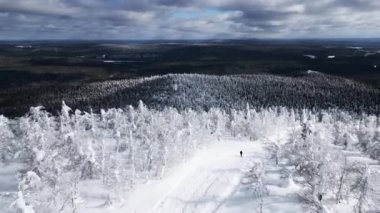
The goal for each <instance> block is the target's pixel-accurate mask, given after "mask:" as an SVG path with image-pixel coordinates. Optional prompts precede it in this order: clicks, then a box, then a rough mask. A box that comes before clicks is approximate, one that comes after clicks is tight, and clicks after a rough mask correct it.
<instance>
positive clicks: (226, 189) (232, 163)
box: [80, 139, 303, 213]
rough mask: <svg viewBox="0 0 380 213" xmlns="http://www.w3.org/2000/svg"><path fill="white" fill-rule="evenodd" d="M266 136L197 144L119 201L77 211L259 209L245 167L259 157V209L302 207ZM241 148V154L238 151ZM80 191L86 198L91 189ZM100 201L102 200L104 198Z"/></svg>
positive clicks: (87, 205) (91, 204) (90, 204)
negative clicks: (185, 156) (261, 173)
mask: <svg viewBox="0 0 380 213" xmlns="http://www.w3.org/2000/svg"><path fill="white" fill-rule="evenodd" d="M266 145H267V144H266V142H265V141H263V140H260V141H248V140H236V139H234V140H232V139H226V140H222V141H215V142H212V143H209V144H208V145H206V146H204V147H202V148H201V149H200V150H199V151H197V152H196V153H195V155H194V156H193V157H192V158H191V159H189V160H188V161H186V162H185V163H183V164H181V165H178V166H176V167H174V168H171V169H170V170H168V171H167V173H166V174H165V176H164V177H163V178H162V179H161V180H154V181H150V182H148V183H146V184H140V185H137V186H136V187H135V189H134V190H133V191H131V192H129V193H128V194H126V200H125V202H124V204H123V205H122V206H112V207H107V208H106V209H104V208H101V207H100V206H102V205H101V202H102V201H99V203H96V200H93V202H87V203H84V204H83V205H82V206H81V209H80V212H112V213H118V212H120V213H121V212H123V213H126V212H134V213H140V212H142V213H145V212H155V213H159V212H197V213H198V212H224V213H227V212H259V205H260V202H259V199H258V197H257V196H255V190H254V188H255V187H254V184H255V181H254V179H253V178H252V177H251V176H250V172H251V170H252V167H253V166H254V165H255V163H257V162H259V161H262V163H263V165H264V168H265V175H264V177H263V179H264V184H265V188H267V190H268V194H267V195H266V196H264V203H263V209H264V212H294V213H295V212H303V209H302V203H301V201H300V199H299V196H298V193H297V192H298V190H299V187H298V186H296V185H295V184H294V183H293V182H292V181H288V179H287V178H282V177H281V176H282V175H281V171H282V166H281V164H280V165H279V166H276V165H275V163H274V162H272V161H273V160H269V159H268V156H267V150H266V149H265V147H266ZM240 150H242V151H243V157H240V154H239V151H240ZM87 196H88V197H85V196H83V199H84V200H91V197H90V196H91V195H87ZM103 202H104V201H103Z"/></svg>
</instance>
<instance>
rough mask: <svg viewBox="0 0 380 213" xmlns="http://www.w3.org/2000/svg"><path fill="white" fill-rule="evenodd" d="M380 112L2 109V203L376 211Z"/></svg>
mask: <svg viewBox="0 0 380 213" xmlns="http://www.w3.org/2000/svg"><path fill="white" fill-rule="evenodd" d="M379 121H380V119H379V117H377V116H375V115H368V114H365V113H362V114H360V115H358V114H356V113H352V112H347V111H342V110H336V109H334V110H321V111H315V110H307V109H299V110H298V109H292V108H286V107H274V108H264V107H262V108H258V109H254V108H251V107H250V105H249V104H246V105H245V107H244V109H242V110H230V111H225V110H222V109H220V108H212V109H210V110H208V111H203V110H196V111H195V110H191V109H187V110H182V111H178V110H177V109H175V108H171V107H167V108H164V109H163V110H154V109H149V108H148V107H146V106H145V105H144V104H143V103H142V102H141V101H140V102H139V104H138V106H137V107H136V108H134V107H132V106H129V107H126V108H125V109H116V108H110V109H107V110H101V111H100V113H94V112H84V111H79V110H72V109H71V108H69V107H68V106H67V105H66V104H65V103H63V105H62V108H61V111H60V112H59V113H58V114H57V115H52V114H50V113H48V112H46V111H45V110H44V109H43V108H42V107H35V108H31V109H30V111H29V113H27V114H26V115H25V116H22V117H19V118H15V119H9V118H6V117H4V116H0V127H1V128H0V140H1V147H0V157H1V158H0V159H1V167H0V181H1V184H0V212H10V213H12V212H22V213H31V212H36V213H37V212H38V213H40V212H41V213H54V212H57V213H58V212H70V213H72V212H110V213H114V212H364V211H367V210H368V211H370V210H371V211H375V212H376V211H379V210H380V203H379V201H380V197H379V196H378V194H379V193H380V182H379V178H378V177H379V174H380V167H379V166H378V164H379V162H378V160H379V159H380V154H379V153H380V127H379V123H380V122H379ZM240 151H241V153H240ZM16 175H17V178H16Z"/></svg>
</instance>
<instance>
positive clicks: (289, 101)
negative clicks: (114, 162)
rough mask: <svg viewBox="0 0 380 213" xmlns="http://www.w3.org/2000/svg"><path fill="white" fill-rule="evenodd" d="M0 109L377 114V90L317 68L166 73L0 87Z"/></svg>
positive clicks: (20, 112) (379, 99)
mask: <svg viewBox="0 0 380 213" xmlns="http://www.w3.org/2000/svg"><path fill="white" fill-rule="evenodd" d="M0 96H1V97H2V98H1V99H0V106H1V107H0V114H5V115H8V116H21V115H23V114H25V113H26V112H27V111H28V110H29V107H30V106H37V105H43V106H44V107H45V109H46V110H48V111H49V112H52V113H56V112H57V111H59V109H60V107H61V102H62V100H64V101H65V102H66V103H67V104H68V105H70V106H71V107H73V108H75V109H80V110H86V111H90V110H93V111H94V112H97V113H99V112H100V109H107V108H124V107H125V106H128V105H134V106H136V104H137V103H138V101H139V100H143V101H144V103H145V104H146V105H147V106H149V107H150V108H152V109H159V110H162V109H164V108H165V107H168V106H170V107H174V108H176V109H179V110H184V109H188V108H190V109H193V110H208V109H210V108H221V109H223V110H227V111H228V110H230V109H236V110H242V109H244V107H245V105H246V103H249V105H250V106H251V107H252V108H261V107H276V106H284V107H290V108H295V109H303V108H308V109H315V110H320V109H324V110H326V109H332V108H337V109H342V110H345V111H351V112H356V113H361V112H366V113H371V114H378V113H379V105H380V91H379V90H378V89H374V88H371V87H369V86H367V85H364V84H360V83H357V82H354V81H351V80H348V79H345V78H341V77H336V76H331V75H326V74H322V73H319V72H312V73H310V72H308V71H305V72H297V73H294V74H292V75H291V76H278V75H270V74H256V75H229V76H214V75H198V74H170V75H162V76H152V77H144V78H136V79H127V80H112V81H102V82H93V83H87V84H83V85H65V86H62V85H61V86H57V85H51V86H36V87H33V88H19V89H13V90H10V91H3V92H0Z"/></svg>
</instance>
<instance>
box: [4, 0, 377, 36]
mask: <svg viewBox="0 0 380 213" xmlns="http://www.w3.org/2000/svg"><path fill="white" fill-rule="evenodd" d="M379 14H380V1H379V0H0V40H19V39H25V40H42V39H83V40H94V39H105V40H113V39H118V40H151V39H167V40H170V39H239V38H367V37H368V38H376V37H379V35H380V15H379Z"/></svg>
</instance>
